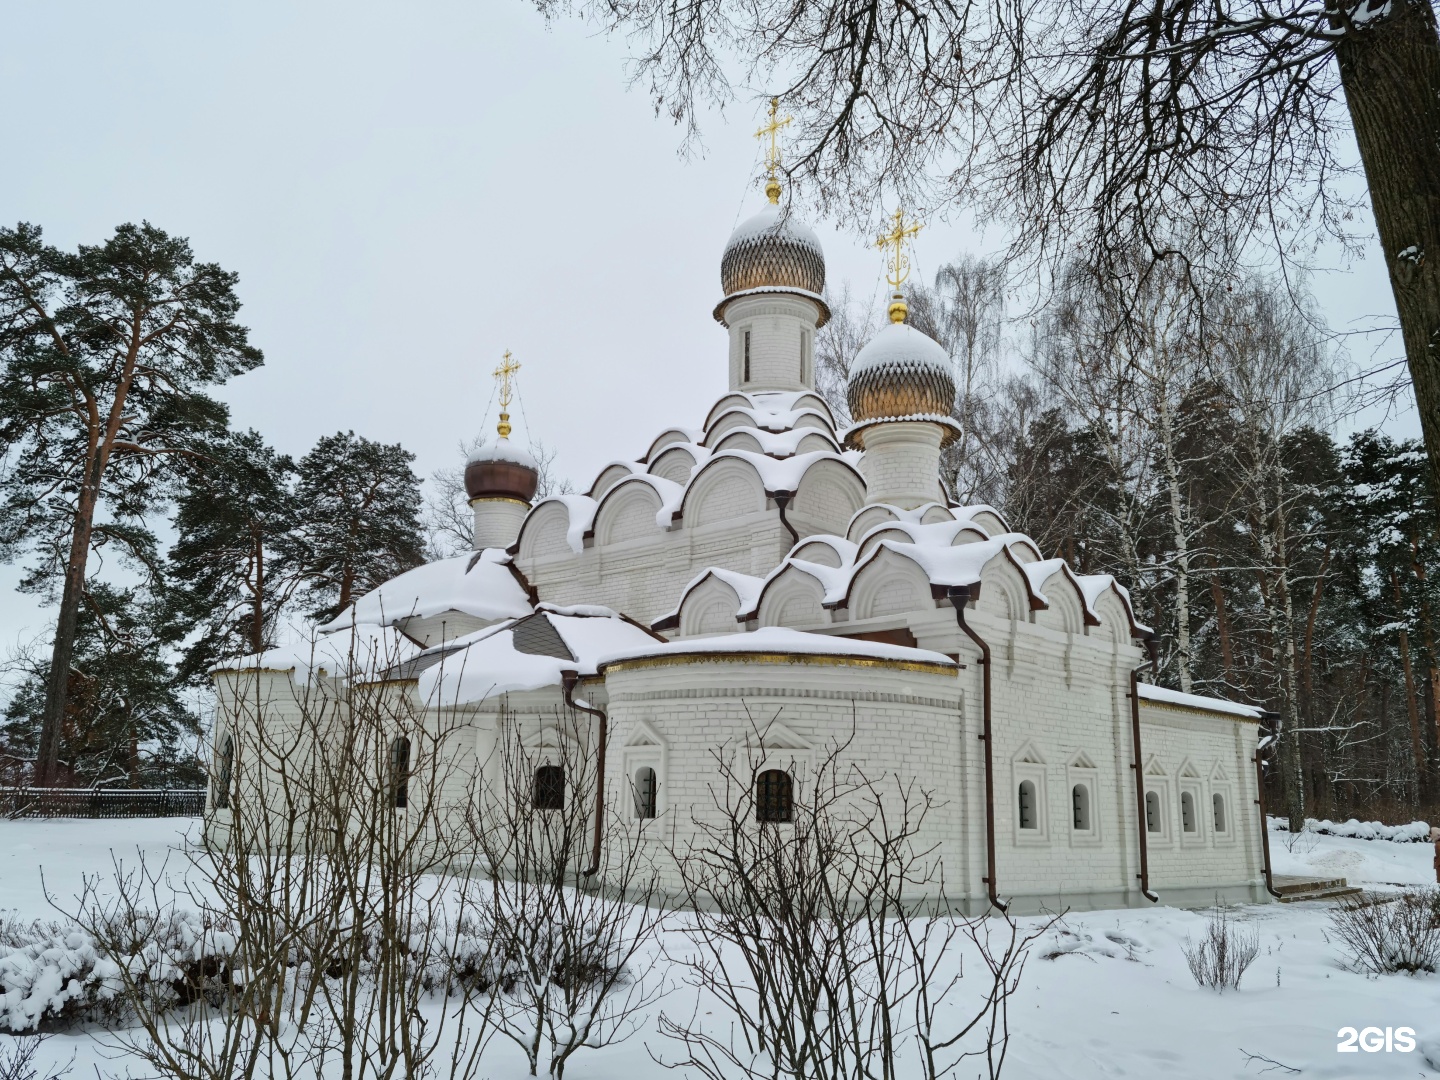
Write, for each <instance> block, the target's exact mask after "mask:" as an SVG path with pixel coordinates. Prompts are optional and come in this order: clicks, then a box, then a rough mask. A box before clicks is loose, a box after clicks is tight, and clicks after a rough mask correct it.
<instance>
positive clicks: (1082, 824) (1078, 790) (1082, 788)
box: [1070, 784, 1090, 832]
mask: <svg viewBox="0 0 1440 1080" xmlns="http://www.w3.org/2000/svg"><path fill="white" fill-rule="evenodd" d="M1070 805H1071V807H1072V808H1073V809H1074V811H1075V829H1076V831H1078V832H1089V831H1090V788H1089V787H1087V786H1086V785H1085V784H1076V785H1075V786H1074V787H1073V788H1072V789H1071V790H1070Z"/></svg>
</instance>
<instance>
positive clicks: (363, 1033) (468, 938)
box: [52, 641, 495, 1080]
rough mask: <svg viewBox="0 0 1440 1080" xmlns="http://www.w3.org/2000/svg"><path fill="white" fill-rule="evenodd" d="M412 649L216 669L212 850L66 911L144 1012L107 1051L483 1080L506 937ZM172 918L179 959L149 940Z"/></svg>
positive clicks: (463, 737)
mask: <svg viewBox="0 0 1440 1080" xmlns="http://www.w3.org/2000/svg"><path fill="white" fill-rule="evenodd" d="M360 644H361V645H363V641H362V642H361V643H360ZM400 658H401V657H400V656H399V654H398V653H397V652H395V650H394V649H393V648H389V647H384V648H380V649H373V650H372V649H369V648H363V647H360V645H357V647H356V648H355V649H354V650H353V652H352V654H351V655H350V656H349V657H348V658H344V659H342V660H341V662H340V663H338V664H337V662H336V659H335V658H334V657H333V656H331V657H328V658H326V660H325V661H323V663H324V664H328V666H330V667H332V668H335V667H339V668H341V669H343V672H342V673H338V674H337V675H336V677H332V678H326V677H324V676H323V675H322V674H321V673H320V668H321V666H322V661H319V660H318V659H317V662H316V663H315V664H314V665H312V666H311V669H310V671H311V676H310V678H308V679H307V678H305V676H304V675H303V674H302V676H301V682H300V683H299V684H297V685H282V686H278V687H277V686H276V682H277V680H275V679H274V678H273V677H272V676H267V675H265V674H264V673H263V670H262V669H260V668H259V667H255V668H252V669H250V670H248V671H246V670H240V671H234V672H229V673H226V674H223V675H222V676H221V678H222V679H225V680H227V681H228V682H229V683H230V687H229V689H230V691H231V692H230V693H228V694H222V707H221V709H220V713H219V716H218V718H217V739H216V744H217V747H219V750H218V754H217V759H218V760H217V763H216V770H215V773H214V776H213V778H212V799H211V809H210V811H209V812H208V814H207V816H206V821H205V841H206V844H205V846H204V847H202V848H197V849H191V850H187V851H186V852H185V858H186V860H187V861H188V862H189V866H188V867H186V868H184V870H185V872H184V873H183V874H176V873H175V872H174V870H173V868H170V867H166V866H161V867H156V866H153V865H147V864H146V863H145V862H144V861H143V860H142V861H141V862H140V864H139V865H138V866H137V867H132V868H130V869H128V870H127V869H125V868H123V867H121V866H119V865H117V867H116V872H115V877H114V882H113V885H112V887H110V888H107V889H102V888H101V887H100V882H99V879H98V877H94V878H91V879H90V880H89V881H88V882H87V884H86V888H85V890H84V892H83V894H82V895H81V896H80V897H79V898H78V903H77V905H76V906H75V907H74V908H73V909H72V910H71V911H70V912H69V914H71V916H72V917H73V918H74V919H75V920H76V921H77V922H78V923H79V925H80V926H81V927H82V929H84V930H85V931H86V933H87V934H88V935H89V936H90V937H91V939H93V941H94V943H95V947H96V950H97V951H98V952H99V953H100V955H101V956H103V957H104V958H105V959H106V960H108V961H109V962H110V965H111V968H112V971H113V975H112V978H113V979H114V980H116V982H117V983H118V987H117V989H118V993H119V995H120V996H121V998H122V1000H123V1001H124V1003H125V1005H126V1006H127V1011H128V1013H129V1016H130V1018H131V1019H132V1024H128V1025H127V1026H124V1027H119V1028H116V1029H115V1030H113V1031H111V1032H110V1034H109V1035H108V1036H107V1037H106V1041H107V1042H108V1043H109V1044H110V1045H111V1046H112V1048H114V1049H115V1050H117V1051H119V1052H120V1053H122V1054H124V1055H127V1056H131V1057H133V1058H134V1059H136V1060H138V1061H139V1062H140V1063H141V1064H142V1066H143V1068H144V1069H145V1071H146V1073H147V1074H150V1075H156V1076H161V1077H170V1078H172V1080H222V1078H223V1080H231V1078H235V1077H247V1078H248V1077H261V1076H263V1077H277V1078H280V1077H284V1078H290V1077H311V1076H321V1075H323V1076H336V1077H343V1078H345V1080H366V1078H388V1077H392V1076H405V1077H424V1076H429V1075H433V1074H436V1073H440V1074H443V1075H446V1076H454V1077H460V1078H468V1077H473V1076H475V1075H476V1070H477V1069H478V1067H479V1063H480V1057H481V1052H482V1050H483V1049H484V1047H485V1045H486V1043H487V1041H488V1038H489V1036H490V1034H491V1031H492V1028H491V1020H492V1007H491V1006H492V1000H493V987H494V984H495V979H494V978H493V976H489V973H490V972H491V971H492V965H493V961H494V953H493V945H492V943H493V940H494V934H493V928H491V927H490V926H488V924H487V923H486V921H485V918H486V912H485V910H484V909H483V908H482V907H481V906H480V903H479V895H478V894H479V891H480V884H479V883H478V882H476V881H473V880H472V879H471V878H470V877H469V876H468V875H467V874H466V873H465V870H466V867H467V866H468V862H469V859H468V857H467V856H468V855H469V851H468V849H467V848H466V847H464V846H463V844H464V841H465V840H467V839H468V837H467V836H466V834H465V831H464V829H463V811H462V810H461V809H460V807H459V806H458V805H457V799H456V795H457V789H458V791H459V792H461V793H463V792H464V790H465V787H466V782H467V777H466V776H465V775H464V774H463V773H461V772H460V771H459V763H460V762H461V761H463V754H462V753H461V752H460V747H459V745H458V744H460V743H462V742H466V741H468V732H467V728H466V725H465V723H464V717H463V715H457V714H451V713H447V712H445V711H443V710H427V709H425V708H424V705H423V703H421V702H418V701H417V700H416V699H415V695H414V684H413V682H406V681H404V680H403V679H400V680H398V681H397V680H396V679H394V678H393V677H392V675H393V672H394V665H395V663H396V662H397V661H398V660H399V659H400ZM288 682H289V680H286V683H287V684H288ZM458 801H459V802H460V803H463V798H462V799H460V800H458ZM52 902H53V901H52ZM167 925H178V926H180V927H181V928H182V929H184V928H185V927H187V926H188V927H190V928H191V929H190V930H189V931H188V932H187V937H186V940H187V942H188V949H186V950H182V951H181V953H180V955H181V956H182V960H183V962H181V963H180V964H179V966H178V967H177V966H176V965H175V964H172V963H167V962H166V961H167V954H166V953H165V952H164V951H163V950H157V949H150V948H147V947H146V943H147V941H149V940H151V939H152V938H153V937H154V934H155V933H156V930H155V928H156V927H164V926H167ZM487 976H489V977H487ZM166 984H168V985H169V986H170V988H171V989H170V992H168V993H157V992H156V988H157V985H159V986H164V985H166Z"/></svg>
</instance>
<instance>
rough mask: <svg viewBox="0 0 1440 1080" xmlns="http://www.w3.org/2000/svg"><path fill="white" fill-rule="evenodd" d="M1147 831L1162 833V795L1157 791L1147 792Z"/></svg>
mask: <svg viewBox="0 0 1440 1080" xmlns="http://www.w3.org/2000/svg"><path fill="white" fill-rule="evenodd" d="M1145 829H1146V831H1147V832H1161V831H1163V830H1162V829H1161V826H1160V794H1159V792H1155V791H1147V792H1145Z"/></svg>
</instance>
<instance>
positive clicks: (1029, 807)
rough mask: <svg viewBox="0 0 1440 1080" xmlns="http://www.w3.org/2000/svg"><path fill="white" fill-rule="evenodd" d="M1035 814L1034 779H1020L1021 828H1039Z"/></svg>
mask: <svg viewBox="0 0 1440 1080" xmlns="http://www.w3.org/2000/svg"><path fill="white" fill-rule="evenodd" d="M1039 827H1040V826H1039V822H1038V819H1037V817H1036V814H1035V783H1034V781H1033V780H1022V781H1020V828H1022V829H1038V828H1039Z"/></svg>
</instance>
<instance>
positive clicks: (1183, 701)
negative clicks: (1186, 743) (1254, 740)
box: [1140, 682, 1265, 720]
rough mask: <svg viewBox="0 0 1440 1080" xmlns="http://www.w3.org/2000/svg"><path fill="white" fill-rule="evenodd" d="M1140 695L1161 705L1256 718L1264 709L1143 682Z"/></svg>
mask: <svg viewBox="0 0 1440 1080" xmlns="http://www.w3.org/2000/svg"><path fill="white" fill-rule="evenodd" d="M1140 697H1141V698H1143V699H1144V700H1145V701H1154V702H1159V703H1160V704H1163V705H1180V706H1183V707H1184V708H1187V709H1205V710H1206V711H1208V712H1220V713H1230V714H1232V715H1234V716H1248V717H1252V718H1254V719H1256V720H1258V719H1259V718H1260V717H1261V715H1262V714H1263V713H1264V711H1265V710H1264V709H1259V708H1256V707H1255V706H1254V705H1242V704H1240V702H1238V701H1226V700H1225V699H1224V698H1217V697H1208V696H1207V695H1205V694H1182V693H1181V692H1180V691H1179V690H1167V689H1166V688H1165V687H1163V686H1155V685H1153V684H1151V683H1143V682H1142V683H1141V684H1140Z"/></svg>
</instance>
